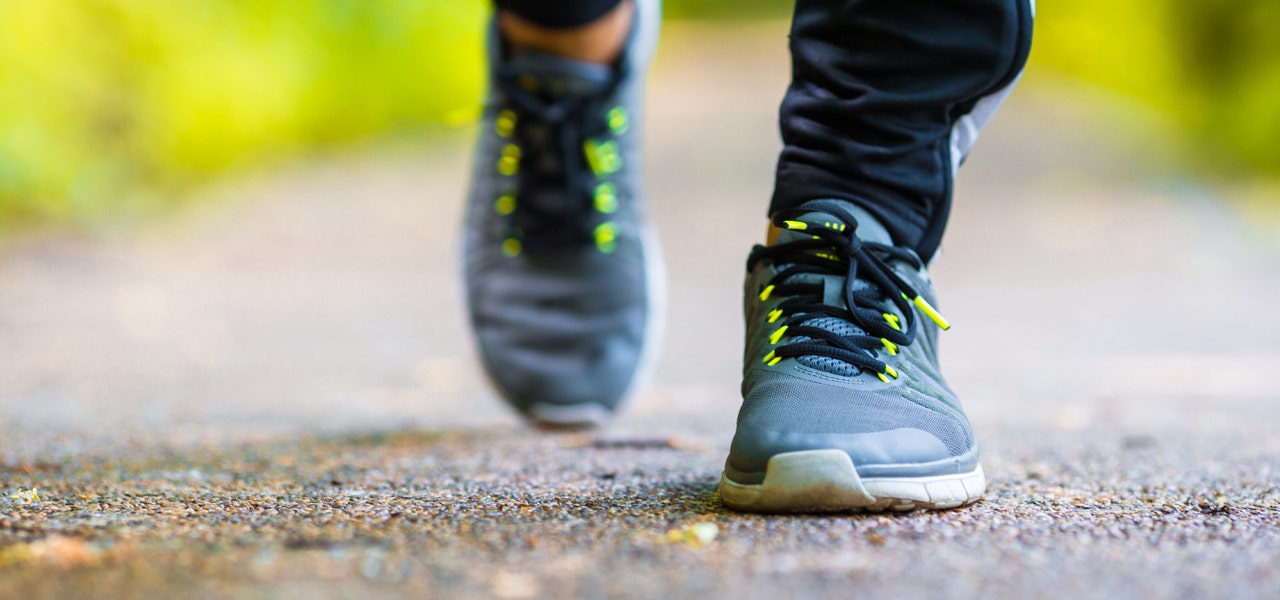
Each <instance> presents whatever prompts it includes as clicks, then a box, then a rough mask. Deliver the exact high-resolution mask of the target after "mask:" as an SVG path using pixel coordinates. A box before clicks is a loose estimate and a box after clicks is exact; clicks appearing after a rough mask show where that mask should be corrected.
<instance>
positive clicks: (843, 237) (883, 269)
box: [747, 201, 951, 381]
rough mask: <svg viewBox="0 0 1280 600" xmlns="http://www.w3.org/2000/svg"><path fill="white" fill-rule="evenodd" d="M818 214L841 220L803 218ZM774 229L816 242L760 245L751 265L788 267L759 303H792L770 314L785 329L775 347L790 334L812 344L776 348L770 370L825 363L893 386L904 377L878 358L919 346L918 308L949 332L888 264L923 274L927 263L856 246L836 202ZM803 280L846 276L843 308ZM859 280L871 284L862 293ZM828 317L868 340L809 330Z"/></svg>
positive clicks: (883, 248) (884, 248) (784, 214)
mask: <svg viewBox="0 0 1280 600" xmlns="http://www.w3.org/2000/svg"><path fill="white" fill-rule="evenodd" d="M815 212H820V213H826V214H829V215H831V216H832V217H834V218H835V220H836V221H835V222H815V221H811V220H804V219H803V218H802V216H803V215H806V214H809V213H815ZM773 224H774V225H775V226H777V227H781V228H784V229H789V230H793V231H803V232H805V233H806V234H811V236H812V237H808V238H803V239H797V240H793V241H790V242H783V243H780V244H775V245H773V246H756V247H755V248H754V249H752V251H751V255H750V257H749V258H748V259H747V269H748V270H751V269H754V268H755V266H756V264H757V263H759V262H760V261H770V262H772V263H773V264H777V265H785V267H784V268H783V269H782V270H781V271H779V272H778V273H776V274H775V275H774V276H773V277H772V278H770V280H769V282H768V283H767V284H766V285H765V287H764V289H762V290H761V291H760V295H759V298H760V301H761V302H764V301H767V300H769V298H771V297H775V296H776V297H783V296H785V297H787V299H786V300H784V301H782V302H781V303H780V304H778V305H777V306H776V307H775V308H774V309H773V310H772V311H770V312H769V314H768V315H767V319H768V321H769V322H770V323H779V325H778V327H777V329H775V330H774V332H773V334H772V335H771V336H770V338H769V341H770V342H771V343H773V344H775V345H776V344H778V342H779V341H780V340H781V339H782V337H783V336H784V335H786V336H791V337H792V338H809V339H807V340H803V341H793V342H791V343H788V344H784V345H781V346H777V347H775V348H774V349H773V350H772V351H770V352H769V353H768V354H767V355H765V357H764V363H765V364H768V365H770V366H772V365H776V364H778V362H780V361H781V360H782V359H783V358H789V357H801V356H826V357H830V358H834V359H837V360H842V361H844V362H846V363H849V364H850V365H852V366H853V367H855V368H858V369H862V370H865V371H869V372H873V373H876V374H877V375H878V376H879V377H880V379H881V380H884V381H889V379H890V378H897V377H898V372H897V370H896V369H894V368H893V367H892V366H890V365H889V364H887V363H885V362H884V361H882V360H879V359H878V358H876V352H877V351H879V350H880V349H884V350H885V351H887V352H888V353H889V355H891V356H892V355H896V354H897V353H898V350H899V348H900V347H902V346H908V345H910V344H911V343H912V342H914V341H915V336H916V331H917V327H916V318H915V311H914V310H913V307H914V308H915V309H918V310H920V312H922V313H924V314H925V315H926V316H928V317H929V318H930V319H932V320H933V321H934V322H935V323H937V324H938V326H939V327H941V328H942V329H949V328H950V327H951V325H950V324H949V323H947V321H946V320H945V319H943V318H942V316H941V315H939V314H938V312H937V311H936V310H935V309H934V308H933V306H931V305H930V304H929V302H928V301H926V300H925V299H924V298H923V297H922V296H921V295H920V293H919V292H917V291H916V290H915V288H913V287H912V286H911V285H910V284H909V283H907V282H906V281H904V280H903V279H902V277H900V276H898V274H897V273H895V272H894V270H893V269H892V268H891V267H890V266H889V265H888V264H887V262H886V261H889V260H902V261H906V262H908V263H909V264H912V265H913V266H915V267H917V268H920V267H922V266H923V264H922V263H921V261H920V259H919V258H918V257H917V256H916V255H915V253H913V252H910V251H908V250H906V249H904V248H898V247H894V246H889V245H886V244H879V243H873V242H864V241H862V240H860V239H858V236H857V228H858V221H857V219H856V218H855V217H854V216H853V215H852V214H850V213H849V211H847V210H845V209H844V207H842V206H841V205H840V204H839V203H838V202H833V201H814V202H809V203H806V204H805V205H804V206H803V207H802V208H796V209H790V210H783V211H779V212H778V213H777V214H775V215H774V217H773ZM801 274H817V275H835V276H840V277H844V287H843V290H842V297H843V299H844V306H843V307H841V306H832V305H829V304H826V303H824V302H823V297H824V294H823V283H821V282H814V281H803V278H797V277H796V276H797V275H801ZM860 279H861V280H862V281H865V282H867V283H868V284H870V285H866V286H861V287H860V286H858V285H857V282H858V280H860ZM886 302H891V303H892V304H893V305H894V306H895V307H897V309H898V313H900V314H902V315H903V317H904V318H901V319H900V318H899V317H898V315H897V314H894V313H892V312H889V311H888V310H886V308H887V304H886ZM827 317H833V318H836V319H840V320H843V321H846V322H848V323H851V324H853V325H855V326H856V327H857V328H858V329H861V330H862V332H863V333H862V334H855V335H839V334H838V333H836V332H834V331H830V330H828V329H824V328H821V327H817V326H814V325H813V324H811V322H812V321H814V320H816V319H822V318H827ZM903 321H905V323H904V322H903Z"/></svg>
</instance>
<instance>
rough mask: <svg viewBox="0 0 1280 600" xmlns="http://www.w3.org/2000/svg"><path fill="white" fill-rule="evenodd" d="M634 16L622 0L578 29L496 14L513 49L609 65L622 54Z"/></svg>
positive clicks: (627, 2) (627, 1)
mask: <svg viewBox="0 0 1280 600" xmlns="http://www.w3.org/2000/svg"><path fill="white" fill-rule="evenodd" d="M634 15H635V4H634V2H633V1H632V0H623V1H622V2H621V3H620V4H618V6H617V7H616V8H614V9H613V10H611V11H609V12H608V13H606V14H605V15H604V16H603V17H600V18H599V19H596V20H595V21H592V22H591V23H588V24H586V25H583V26H581V27H572V28H568V29H549V28H546V27H542V26H540V25H535V24H533V23H530V22H529V21H526V20H524V19H521V18H520V17H518V16H516V15H514V14H512V13H510V12H507V11H498V29H499V30H500V31H501V32H502V36H503V38H505V39H506V40H507V42H508V43H510V44H512V45H515V46H523V47H525V48H529V49H531V50H537V51H539V52H545V53H547V54H554V55H556V56H563V57H565V58H572V59H574V60H580V61H584V62H593V63H600V64H611V63H613V62H614V61H615V60H617V59H618V56H619V55H620V54H621V53H622V47H623V46H624V45H625V44H626V42H627V36H628V35H629V34H630V33H631V21H632V18H633V17H634Z"/></svg>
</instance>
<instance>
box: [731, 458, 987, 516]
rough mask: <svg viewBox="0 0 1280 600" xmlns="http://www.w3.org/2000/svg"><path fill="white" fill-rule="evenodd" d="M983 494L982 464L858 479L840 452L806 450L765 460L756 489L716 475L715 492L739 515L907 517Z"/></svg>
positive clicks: (947, 506)
mask: <svg viewBox="0 0 1280 600" xmlns="http://www.w3.org/2000/svg"><path fill="white" fill-rule="evenodd" d="M986 489H987V478H986V476H985V475H984V474H983V472H982V466H981V465H979V466H978V468H976V469H974V470H973V471H972V472H970V473H962V474H959V475H937V476H932V477H877V478H872V477H868V478H862V477H859V476H858V471H857V469H855V468H854V466H853V460H852V459H850V458H849V455H848V454H846V453H844V452H843V451H840V450H807V451H804V452H787V453H785V454H779V455H777V456H774V457H773V458H770V459H769V465H768V467H766V470H765V476H764V481H763V482H762V483H759V484H755V485H751V484H742V483H737V482H735V481H732V480H730V479H729V478H728V477H725V476H724V475H721V476H720V488H719V493H720V500H721V501H722V502H724V504H725V506H727V507H729V508H731V509H734V510H738V511H743V512H756V513H834V512H862V511H868V512H883V511H886V510H890V511H899V512H906V511H911V510H915V509H918V508H920V509H929V510H940V509H947V508H956V507H958V506H964V505H966V504H972V503H973V502H976V501H977V500H978V498H981V497H982V494H983V492H985V491H986Z"/></svg>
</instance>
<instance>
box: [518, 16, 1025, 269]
mask: <svg viewBox="0 0 1280 600" xmlns="http://www.w3.org/2000/svg"><path fill="white" fill-rule="evenodd" d="M619 1H620V0H497V4H498V6H499V7H500V8H503V9H506V10H511V11H513V12H515V13H516V14H518V15H520V16H521V17H523V18H525V19H527V20H529V21H532V22H534V23H539V24H542V25H545V26H547V27H572V26H576V25H582V24H585V23H588V22H590V21H592V20H594V19H596V18H599V17H600V16H601V15H603V14H605V13H607V12H608V11H609V10H610V9H612V8H613V7H615V6H617V5H618V3H619ZM1033 1H1034V0H797V1H796V6H795V17H794V19H793V20H792V25H791V86H790V87H789V88H788V89H787V94H786V96H785V97H784V98H783V100H782V108H781V111H780V116H779V121H780V124H781V128H782V140H783V142H784V147H783V150H782V155H781V157H780V158H779V159H778V173H777V179H776V185H775V188H774V192H773V200H772V202H771V204H770V208H769V212H770V213H772V212H774V211H777V210H779V209H782V208H786V207H791V206H796V205H799V204H801V203H804V202H805V201H808V200H813V199H818V198H837V199H844V200H849V201H852V202H855V203H857V204H859V205H861V206H862V207H864V208H866V209H867V210H868V211H870V212H871V213H872V214H874V215H875V216H876V217H877V218H879V219H880V220H881V222H882V223H884V225H885V226H886V227H887V228H888V229H889V231H890V233H891V234H892V235H893V237H894V241H895V242H897V243H898V244H900V245H905V246H911V247H913V248H915V249H916V251H917V252H918V253H919V254H920V255H921V256H923V257H925V258H928V257H931V256H933V254H934V252H936V251H937V249H938V244H939V242H940V241H941V239H942V232H943V229H944V228H945V226H946V222H947V215H948V214H949V212H950V208H951V182H952V178H953V176H954V174H955V169H956V168H957V167H959V164H960V161H961V160H963V158H964V156H965V154H967V153H968V151H969V148H970V147H971V146H972V144H973V141H974V138H976V136H977V132H978V130H980V129H981V128H982V126H983V125H984V124H985V123H986V121H987V120H989V119H990V118H991V115H992V114H994V112H995V109H996V108H998V107H999V104H1000V102H1001V101H1003V99H1004V96H1005V94H1006V93H1007V92H1008V90H1009V89H1010V88H1011V87H1012V84H1013V82H1014V81H1015V80H1016V79H1017V77H1018V74H1019V73H1021V71H1022V67H1023V65H1024V64H1025V63H1026V60H1027V54H1028V53H1029V52H1030V49H1031V30H1032V13H1033V11H1034V5H1033Z"/></svg>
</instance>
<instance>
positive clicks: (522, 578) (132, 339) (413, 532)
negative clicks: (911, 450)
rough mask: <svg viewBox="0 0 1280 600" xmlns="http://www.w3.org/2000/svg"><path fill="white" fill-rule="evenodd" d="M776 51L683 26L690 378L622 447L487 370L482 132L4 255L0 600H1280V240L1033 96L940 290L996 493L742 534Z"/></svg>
mask: <svg viewBox="0 0 1280 600" xmlns="http://www.w3.org/2000/svg"><path fill="white" fill-rule="evenodd" d="M784 33H785V25H784V24H776V23H771V24H762V25H743V26H742V27H740V28H739V29H737V30H735V31H731V32H726V31H714V30H706V29H701V28H695V27H690V26H685V27H683V28H682V27H673V28H669V31H668V35H667V37H666V38H665V40H664V46H663V48H662V49H661V53H660V56H659V64H658V65H657V68H656V70H655V76H654V80H653V93H652V97H653V104H652V111H651V119H650V122H649V123H648V124H647V126H648V132H649V134H650V136H651V147H652V160H651V162H650V165H649V177H650V181H651V184H652V190H653V194H654V208H655V213H656V216H657V220H658V225H659V227H660V229H661V232H662V235H663V241H664V244H665V246H666V252H667V255H668V258H669V260H670V263H671V279H672V293H671V310H670V318H669V327H668V334H667V343H666V350H665V351H664V353H663V355H662V360H661V361H660V364H659V365H658V368H657V370H656V374H655V376H654V380H653V382H652V384H651V385H650V386H649V387H648V388H647V390H646V391H645V392H643V393H642V394H641V395H640V396H639V397H637V398H636V399H635V400H634V402H633V404H632V405H631V407H630V408H629V409H628V410H627V411H626V412H625V413H624V414H623V415H622V416H621V418H620V419H619V421H618V423H617V424H616V425H614V426H612V427H611V428H609V429H607V430H605V431H602V432H594V433H577V434H546V433H540V432H536V431H531V430H528V429H526V428H524V427H522V426H521V425H520V424H519V423H518V422H517V421H516V419H515V418H514V417H512V416H511V415H510V414H508V413H507V412H506V411H505V409H504V408H503V407H502V405H501V403H500V402H499V401H498V400H496V399H495V398H494V396H493V395H492V393H491V392H490V391H489V390H488V389H487V388H486V386H485V383H484V381H483V378H482V377H481V375H480V374H479V372H478V371H477V367H476V366H475V364H474V359H473V355H474V352H473V349H472V347H471V345H470V344H471V341H470V339H469V338H468V337H467V332H466V329H465V323H464V320H463V318H462V309H461V305H460V302H459V294H458V292H457V287H458V286H457V285H456V281H455V279H454V278H455V275H454V273H453V270H452V266H453V264H454V261H455V258H456V257H455V254H454V247H455V246H454V242H455V240H456V238H455V227H456V224H457V223H458V222H460V212H459V211H460V209H461V203H460V201H459V198H460V197H461V193H462V189H463V185H464V181H463V177H464V173H465V170H466V169H465V166H466V151H465V148H466V147H467V142H466V132H460V133H459V134H458V135H454V136H447V139H446V140H445V141H444V142H442V143H441V144H440V145H439V146H436V147H432V148H426V149H423V148H418V147H413V148H405V149H389V150H379V151H376V152H372V153H366V154H361V155H357V156H348V157H332V158H328V159H323V160H319V161H317V162H314V163H308V164H306V165H302V166H299V167H296V168H291V169H287V170H284V171H281V172H275V173H270V174H266V175H262V176H260V177H257V178H249V179H244V180H240V181H237V182H233V183H230V184H227V185H225V186H224V187H221V188H218V189H213V190H210V191H208V192H207V195H209V196H211V197H212V199H213V200H214V202H211V203H206V204H204V205H202V206H203V208H198V209H194V210H192V211H189V212H187V213H185V214H184V215H182V216H179V217H175V218H172V219H169V220H166V221H164V222H161V223H157V224H156V225H154V226H151V227H148V228H146V229H143V230H140V231H138V230H134V231H128V232H124V233H120V234H116V235H98V236H94V237H89V238H85V237H70V236H57V237H48V236H43V237H29V238H23V239H18V240H11V241H9V242H8V243H7V244H6V245H5V246H4V247H2V248H0V340H3V343H2V344H0V598H30V597H37V598H39V597H237V598H239V597H246V598H254V597H301V596H321V597H342V596H361V597H365V596H409V595H413V596H417V597H452V596H464V597H473V596H474V597H495V598H534V597H547V596H556V597H559V596H570V597H572V596H578V597H615V596H616V597H671V596H675V597H694V596H709V597H734V598H776V597H779V596H784V597H789V596H795V597H833V598H834V597H849V596H853V595H860V596H883V597H889V596H908V597H932V596H939V597H977V596H1009V597H1028V596H1033V597H1070V598H1079V597H1085V598H1089V597H1113V596H1124V597H1137V596H1141V597H1204V596H1227V597H1269V596H1276V595H1277V594H1280V437H1278V436H1276V434H1275V430H1276V425H1277V423H1280V414H1278V413H1280V403H1278V401H1280V385H1277V384H1276V383H1275V374H1276V373H1280V318H1278V317H1277V316H1276V313H1275V311H1274V309H1273V305H1274V299H1275V298H1277V297H1280V277H1277V275H1276V274H1277V273H1280V268H1278V267H1280V245H1277V244H1275V242H1274V240H1275V239H1276V232H1275V231H1274V230H1267V229H1265V228H1263V227H1262V226H1253V225H1250V224H1249V223H1248V219H1247V217H1246V218H1242V217H1241V214H1239V213H1237V212H1235V211H1234V210H1233V209H1232V208H1230V207H1229V206H1228V205H1225V204H1222V203H1220V202H1218V201H1217V200H1214V199H1213V198H1212V197H1211V195H1210V194H1209V193H1207V192H1205V191H1204V188H1203V187H1202V186H1200V185H1198V184H1196V182H1194V181H1189V180H1185V179H1181V178H1175V177H1173V176H1171V175H1169V173H1168V171H1166V170H1164V169H1163V168H1162V167H1161V163H1160V161H1159V160H1156V159H1154V158H1153V157H1152V156H1151V151H1150V148H1151V147H1152V146H1153V143H1152V142H1150V141H1149V140H1147V139H1145V138H1143V135H1144V134H1143V133H1142V130H1141V129H1137V128H1135V126H1134V122H1135V121H1134V119H1131V118H1129V116H1128V115H1126V114H1124V113H1119V114H1120V117H1117V118H1115V119H1113V120H1107V119H1102V118H1101V117H1100V116H1099V115H1104V116H1105V115H1106V114H1116V113H1102V112H1098V108H1099V107H1100V106H1103V105H1104V104H1105V98H1103V99H1099V98H1098V97H1096V96H1095V95H1090V94H1087V93H1083V92H1080V91H1079V90H1075V91H1070V90H1067V89H1066V88H1063V87H1061V86H1060V85H1058V84H1055V83H1054V82H1053V81H1051V80H1045V79H1036V78H1035V77H1033V78H1032V79H1031V80H1030V81H1029V82H1028V85H1027V86H1026V88H1025V89H1024V90H1022V93H1021V94H1019V95H1015V98H1014V100H1013V101H1012V103H1011V104H1010V106H1009V108H1008V109H1007V111H1006V114H1004V115H1002V117H1001V118H999V119H997V122H996V124H995V125H994V128H993V129H992V130H991V131H990V132H989V133H988V134H987V136H986V138H985V139H984V140H983V141H982V143H980V144H979V146H978V150H977V153H976V154H975V155H974V157H973V159H972V160H971V161H970V164H969V165H967V167H966V172H965V173H964V174H963V176H962V177H961V180H960V182H959V192H958V196H957V199H956V212H955V216H954V218H953V221H952V229H951V234H950V237H949V238H948V241H947V244H946V246H945V247H944V254H943V256H942V257H941V258H940V259H939V260H938V261H937V263H936V265H935V269H934V272H935V276H936V279H937V280H938V288H939V292H940V294H941V296H942V300H943V303H942V306H941V308H942V309H943V311H944V313H945V314H946V315H947V316H948V318H949V319H950V320H951V321H952V322H953V323H955V324H956V327H955V329H954V330H953V331H952V332H948V333H947V334H944V338H943V339H944V340H945V341H944V342H943V344H944V346H943V364H944V367H945V369H946V370H947V372H948V373H949V375H950V377H951V378H952V382H953V383H954V385H955V387H956V388H957V390H958V391H959V392H960V394H961V396H962V398H963V399H964V400H965V402H966V405H967V407H968V409H969V412H970V416H971V417H972V419H973V421H974V423H975V427H976V429H977V433H978V436H979V440H980V442H981V443H982V444H983V447H984V458H983V463H984V466H985V468H986V470H987V473H988V475H989V477H990V478H991V485H990V490H989V492H988V494H987V496H986V498H985V499H984V500H983V501H982V502H980V503H979V504H977V505H975V506H973V507H970V508H967V509H961V510H953V511H943V512H934V513H927V512H917V513H910V514H905V515H855V516H821V517H813V516H780V517H768V516H757V515H740V514H735V513H731V512H729V511H726V510H725V509H724V508H723V507H721V506H720V504H719V502H718V501H717V500H716V499H715V495H714V489H715V483H716V480H717V478H718V475H719V469H720V465H721V463H722V461H723V460H724V456H725V453H726V451H727V447H728V442H729V438H730V436H731V435H732V426H733V418H734V414H735V412H736V409H737V391H736V388H737V383H738V379H737V378H738V369H739V364H738V361H739V360H740V357H739V352H740V344H741V335H742V331H741V324H740V323H739V322H738V318H739V317H738V312H737V311H738V306H739V302H740V298H739V295H740V293H741V292H740V287H739V286H740V283H741V276H742V264H743V260H744V257H745V253H746V251H747V249H748V248H749V246H750V244H751V243H753V242H754V241H756V239H757V238H758V237H759V236H760V235H761V234H762V232H763V218H762V215H761V214H760V213H762V212H763V207H764V205H765V199H766V198H767V196H768V193H769V186H770V172H771V169H772V163H773V160H774V153H775V152H776V150H777V148H778V141H777V139H776V138H777V136H776V133H775V126H774V124H773V121H774V116H773V115H774V111H775V110H776V108H775V107H776V101H777V99H778V98H780V96H781V93H782V89H783V87H784V85H785V77H786V54H785V37H784ZM766 42H767V43H766ZM1064 98H1066V99H1069V100H1070V102H1068V101H1067V100H1064ZM1100 119H1101V120H1100ZM1116 132H1120V133H1121V134H1122V135H1120V136H1115V135H1113V134H1115V133H1116ZM1126 139H1136V140H1137V141H1136V142H1127V141H1125V140H1126Z"/></svg>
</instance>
